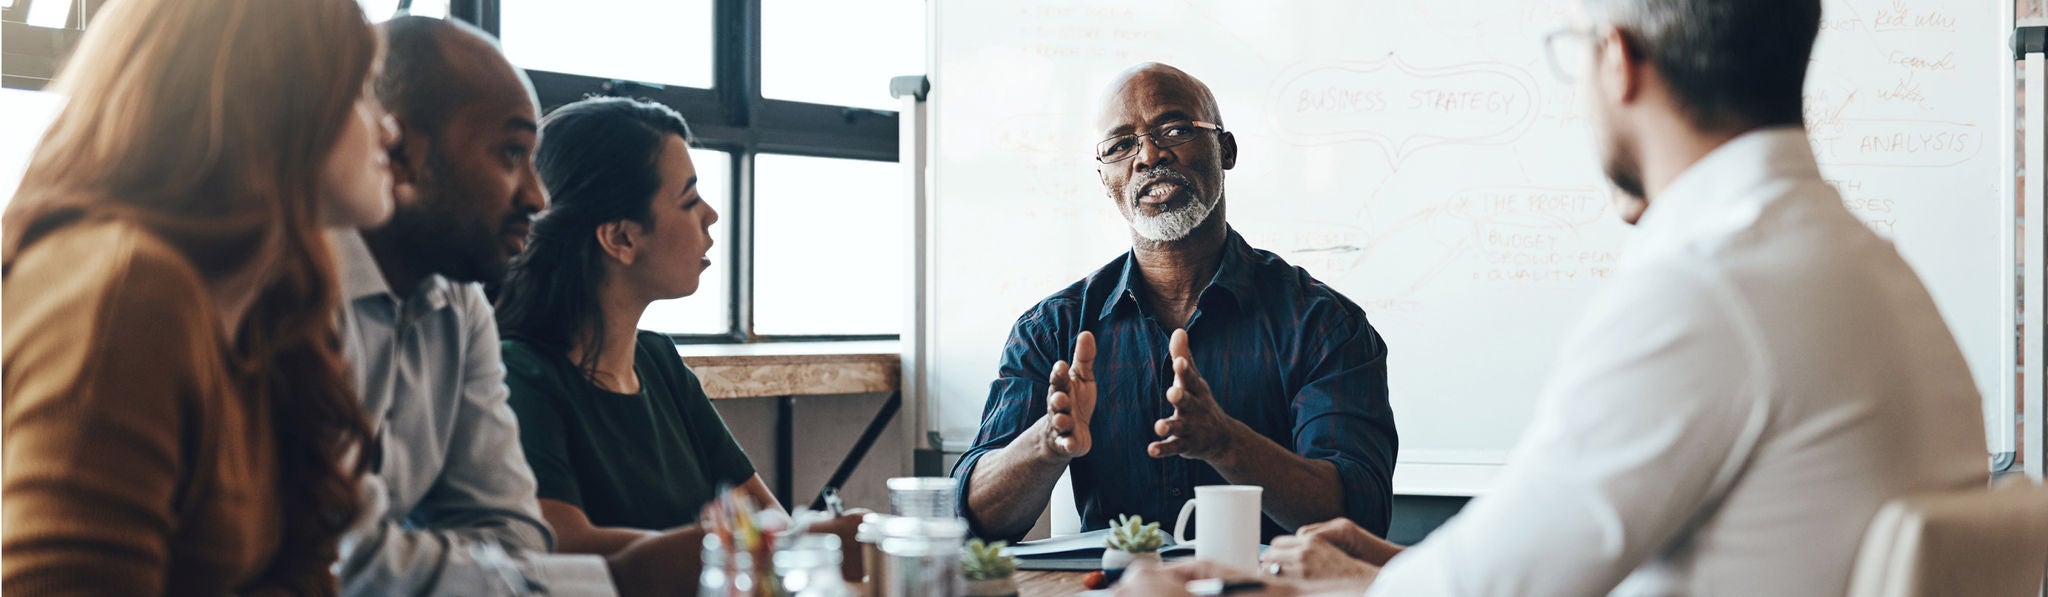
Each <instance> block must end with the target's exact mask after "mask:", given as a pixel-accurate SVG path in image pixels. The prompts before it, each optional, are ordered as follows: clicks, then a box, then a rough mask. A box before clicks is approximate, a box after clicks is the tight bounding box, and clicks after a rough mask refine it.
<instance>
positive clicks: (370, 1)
mask: <svg viewBox="0 0 2048 597" xmlns="http://www.w3.org/2000/svg"><path fill="white" fill-rule="evenodd" d="M356 4H361V5H362V6H363V16H366V17H369V18H370V22H372V23H382V22H384V21H386V20H389V19H390V18H391V17H392V16H394V15H395V14H396V13H397V12H398V0H356Z"/></svg>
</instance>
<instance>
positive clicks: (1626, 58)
mask: <svg viewBox="0 0 2048 597" xmlns="http://www.w3.org/2000/svg"><path fill="white" fill-rule="evenodd" d="M1599 32H1600V33H1599V35H1600V40H1599V44H1600V47H1599V48H1598V51H1597V52H1596V56H1597V58H1595V59H1594V64H1593V68H1594V69H1595V70H1596V71H1598V72H1599V74H1600V77H1599V81H1600V83H1599V85H1600V93H1601V94H1602V95H1605V96H1606V97H1607V98H1608V99H1610V100H1613V101H1614V102H1615V103H1617V104H1632V103H1635V101H1636V98H1637V97H1639V96H1641V95H1642V92H1643V83H1644V78H1645V77H1647V76H1649V71H1648V69H1650V68H1651V66H1650V64H1649V63H1648V62H1646V61H1645V60H1644V58H1645V57H1647V56H1649V54H1646V53H1644V52H1643V48H1642V44H1641V42H1638V41H1637V40H1636V39H1635V38H1634V37H1631V36H1629V35H1628V34H1627V33H1625V32H1623V31H1622V30H1621V29H1620V28H1617V27H1612V26H1608V27H1601V28H1600V29H1599Z"/></svg>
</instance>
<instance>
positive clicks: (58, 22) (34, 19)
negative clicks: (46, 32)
mask: <svg viewBox="0 0 2048 597" xmlns="http://www.w3.org/2000/svg"><path fill="white" fill-rule="evenodd" d="M71 4H72V2H71V0H42V1H41V2H37V3H34V4H30V5H28V24H30V25H34V26H37V27H48V28H51V29H63V28H64V24H65V22H66V21H67V20H68V19H70V18H71Z"/></svg>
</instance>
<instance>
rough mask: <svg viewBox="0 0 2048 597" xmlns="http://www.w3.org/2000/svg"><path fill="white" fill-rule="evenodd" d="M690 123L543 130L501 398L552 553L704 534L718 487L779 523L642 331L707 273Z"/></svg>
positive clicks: (602, 114)
mask: <svg viewBox="0 0 2048 597" xmlns="http://www.w3.org/2000/svg"><path fill="white" fill-rule="evenodd" d="M689 138H690V132H689V129H688V127H687V126H685V124H684V123H683V118H682V117H681V116H679V115H677V114H676V113H675V111H674V110H670V109H669V108H668V107H666V106H662V105H660V104H655V103H650V102H644V101H634V100H627V99H620V98H601V99H589V100H584V101H580V102H576V103H573V104H569V105H566V106H562V107H561V108H559V109H556V110H555V111H554V112H553V113H551V114H549V115H548V116H547V118H544V119H542V121H541V127H540V150H539V152H538V153H537V154H536V155H535V156H534V164H535V166H536V167H538V169H539V170H540V176H541V181H542V182H543V183H544V184H546V185H547V188H548V193H549V196H550V201H549V205H548V209H547V211H544V212H541V214H540V216H539V217H538V218H537V219H536V220H535V221H534V223H533V232H532V234H531V238H530V239H529V242H528V245H527V248H526V251H525V252H524V253H522V254H520V256H519V257H518V258H516V259H514V260H513V261H512V268H511V270H510V271H509V272H508V273H507V275H506V278H505V282H504V284H503V285H502V286H501V287H500V288H499V295H498V328H499V330H500V331H501V333H502V334H503V335H504V337H505V340H504V358H505V368H506V384H507V385H509V386H510V387H511V392H512V395H511V403H512V408H513V410H514V411H516V412H517V413H518V415H519V435H520V441H521V443H522V444H523V445H524V447H525V450H526V458H527V461H528V462H529V463H530V464H532V466H533V473H534V477H535V479H536V480H537V481H538V482H539V493H540V505H541V513H542V515H544V516H545V517H546V518H547V521H548V524H549V525H550V526H553V527H554V529H555V535H556V548H557V549H559V550H561V551H565V552H575V553H597V554H610V553H613V552H616V551H618V550H619V549H620V548H623V547H625V546H626V545H627V544H628V543H631V542H633V541H635V540H638V539H640V538H642V537H646V536H649V535H651V534H654V533H655V532H656V531H658V530H663V529H670V528H673V527H678V526H682V525H688V524H692V523H694V522H696V518H697V513H698V512H699V511H700V509H701V508H702V507H703V505H704V503H705V502H707V501H710V500H711V499H712V498H714V497H716V496H717V491H718V488H719V487H721V486H733V487H736V488H738V491H740V492H742V493H744V494H745V495H747V496H748V497H751V498H752V499H753V500H754V502H755V503H756V504H759V505H762V506H765V507H770V508H776V509H780V508H781V506H780V504H778V503H777V502H776V501H775V498H774V496H773V494H770V493H769V492H768V488H767V486H766V485H764V484H763V483H762V482H761V477H760V476H759V475H756V474H754V466H753V464H751V463H749V462H748V460H747V455H746V453H744V452H742V451H741V450H740V446H739V443H738V442H737V441H735V440H734V439H733V437H732V433H731V432H730V431H728V430H727V429H726V427H725V421H724V420H722V419H720V418H719V416H718V411H716V410H713V409H712V407H711V401H710V400H709V399H708V398H707V397H706V396H705V395H704V389H703V387H702V386H701V385H699V383H698V381H697V376H696V375H695V374H694V373H692V372H691V371H690V369H689V368H688V367H686V366H684V365H683V362H682V359H681V358H680V357H678V356H677V355H676V350H675V344H674V343H673V342H671V341H670V340H669V339H668V338H667V337H666V336H663V335H661V334H657V333H654V332H645V331H636V329H635V328H636V325H637V324H638V322H639V321H640V316H641V314H642V313H643V312H645V311H646V310H647V305H648V304H649V303H652V302H654V301H658V300H663V299H671V298H677V297H682V296H688V295H690V294H691V293H694V292H696V291H697V283H698V277H699V276H700V275H702V274H703V272H704V268H706V267H709V266H710V265H711V262H710V260H708V259H706V258H705V254H706V252H707V251H709V250H710V248H711V236H710V228H711V225H712V224H713V223H715V222H717V221H718V212H717V211H714V210H713V209H712V208H711V205H710V204H708V203H706V202H705V201H704V198H703V197H701V196H699V195H698V193H697V175H696V168H695V165H694V164H692V163H691V161H690V152H689V149H688V141H689Z"/></svg>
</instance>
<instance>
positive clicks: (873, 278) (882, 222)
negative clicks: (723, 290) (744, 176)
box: [754, 155, 907, 335]
mask: <svg viewBox="0 0 2048 597" xmlns="http://www.w3.org/2000/svg"><path fill="white" fill-rule="evenodd" d="M902 177H903V175H902V171H901V170H898V169H897V166H896V164H895V163H892V162H870V161H864V160H835V159H827V158H812V157H797V156H786V155H763V156H759V157H758V158H756V159H755V167H754V213H755V217H756V218H757V219H756V220H755V222H754V332H755V333H757V334H762V335H817V334H834V335H852V334H895V333H899V332H900V331H901V330H902V328H903V298H904V297H903V293H904V286H903V284H904V278H903V269H904V261H905V260H906V259H907V256H906V255H905V254H904V250H905V247H906V246H907V243H906V241H905V240H904V234H905V233H906V228H905V227H904V224H903V221H904V217H903V216H904V209H905V208H904V207H903V201H902V199H901V197H900V196H901V194H902V193H901V190H900V189H901V186H902V184H901V180H900V179H901V178H902Z"/></svg>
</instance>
